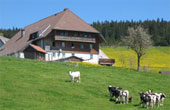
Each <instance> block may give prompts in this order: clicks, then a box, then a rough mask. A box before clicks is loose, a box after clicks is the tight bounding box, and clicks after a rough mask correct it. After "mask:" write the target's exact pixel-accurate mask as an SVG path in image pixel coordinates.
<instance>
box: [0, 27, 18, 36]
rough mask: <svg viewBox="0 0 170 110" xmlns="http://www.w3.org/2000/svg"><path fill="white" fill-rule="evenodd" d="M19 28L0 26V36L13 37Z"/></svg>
mask: <svg viewBox="0 0 170 110" xmlns="http://www.w3.org/2000/svg"><path fill="white" fill-rule="evenodd" d="M19 30H20V28H16V27H13V28H12V29H2V28H0V36H4V37H7V38H9V39H10V38H11V37H13V36H14V35H15V34H16V33H17V32H19Z"/></svg>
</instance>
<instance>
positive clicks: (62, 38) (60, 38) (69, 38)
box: [55, 35, 96, 43]
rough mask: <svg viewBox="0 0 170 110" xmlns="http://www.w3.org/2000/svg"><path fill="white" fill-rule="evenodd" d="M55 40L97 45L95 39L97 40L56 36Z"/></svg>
mask: <svg viewBox="0 0 170 110" xmlns="http://www.w3.org/2000/svg"><path fill="white" fill-rule="evenodd" d="M55 40H59V41H74V42H88V43H96V39H95V38H85V37H73V36H60V35H56V36H55Z"/></svg>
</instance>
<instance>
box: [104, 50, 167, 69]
mask: <svg viewBox="0 0 170 110" xmlns="http://www.w3.org/2000/svg"><path fill="white" fill-rule="evenodd" d="M102 51H103V52H104V53H105V54H106V55H107V56H108V57H109V58H112V59H115V60H116V63H115V66H116V67H125V68H133V69H136V68H137V55H136V53H135V52H134V51H132V50H131V49H127V48H102ZM141 66H142V67H143V68H142V69H146V68H148V70H152V71H156V72H158V71H165V70H169V71H170V47H152V48H150V49H148V50H147V51H146V54H145V55H144V56H142V57H141Z"/></svg>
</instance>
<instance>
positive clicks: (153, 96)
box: [108, 85, 166, 108]
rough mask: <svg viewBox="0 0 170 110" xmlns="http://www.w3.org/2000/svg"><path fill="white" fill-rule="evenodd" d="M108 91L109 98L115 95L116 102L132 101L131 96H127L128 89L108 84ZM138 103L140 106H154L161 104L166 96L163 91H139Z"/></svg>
mask: <svg viewBox="0 0 170 110" xmlns="http://www.w3.org/2000/svg"><path fill="white" fill-rule="evenodd" d="M108 90H109V93H110V100H113V99H112V98H113V97H115V102H116V103H120V104H122V103H128V102H131V101H132V96H129V91H128V90H122V88H120V87H113V86H111V85H109V87H108ZM139 96H140V100H141V102H140V105H141V106H142V107H146V108H147V107H154V106H155V105H157V106H158V107H159V106H163V101H164V99H165V98H166V96H165V94H164V93H153V92H152V91H151V90H148V91H146V92H140V93H139Z"/></svg>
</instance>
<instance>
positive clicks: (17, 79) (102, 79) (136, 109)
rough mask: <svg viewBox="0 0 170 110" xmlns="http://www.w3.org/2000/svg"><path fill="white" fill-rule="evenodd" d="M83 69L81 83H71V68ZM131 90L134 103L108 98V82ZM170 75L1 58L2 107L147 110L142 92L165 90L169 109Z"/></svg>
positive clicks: (163, 108) (10, 109)
mask: <svg viewBox="0 0 170 110" xmlns="http://www.w3.org/2000/svg"><path fill="white" fill-rule="evenodd" d="M69 70H71V71H80V72H81V83H80V84H79V83H72V82H70V77H69V75H68V71H69ZM110 84H111V85H113V86H118V87H122V88H123V89H127V90H129V91H130V96H132V97H133V100H132V103H129V104H123V105H120V104H115V103H114V102H112V101H109V98H110V97H109V92H108V85H110ZM169 84H170V76H169V75H161V74H158V73H154V72H137V71H134V70H130V69H123V68H118V67H106V66H95V65H87V64H79V65H78V66H77V64H75V63H65V62H58V63H57V62H44V61H35V60H28V59H19V58H13V57H0V110H145V108H142V107H140V106H139V102H140V99H139V94H138V93H139V92H140V91H146V90H148V89H151V90H153V92H158V93H159V92H163V93H165V94H166V96H167V98H166V99H165V101H164V106H161V107H160V108H157V107H154V109H153V110H169V108H170V97H169V94H170V85H169Z"/></svg>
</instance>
